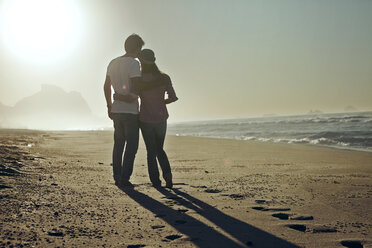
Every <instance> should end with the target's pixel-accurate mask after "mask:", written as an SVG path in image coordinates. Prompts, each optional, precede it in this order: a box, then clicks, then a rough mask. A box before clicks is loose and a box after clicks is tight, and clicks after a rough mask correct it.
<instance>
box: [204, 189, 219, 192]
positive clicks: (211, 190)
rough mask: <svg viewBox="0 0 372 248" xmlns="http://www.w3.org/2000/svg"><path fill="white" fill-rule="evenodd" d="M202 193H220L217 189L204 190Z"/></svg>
mask: <svg viewBox="0 0 372 248" xmlns="http://www.w3.org/2000/svg"><path fill="white" fill-rule="evenodd" d="M204 192H207V193H220V192H221V190H218V189H206V190H204Z"/></svg>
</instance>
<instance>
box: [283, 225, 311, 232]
mask: <svg viewBox="0 0 372 248" xmlns="http://www.w3.org/2000/svg"><path fill="white" fill-rule="evenodd" d="M286 226H287V227H289V228H291V229H294V230H297V231H300V232H306V226H305V225H299V224H290V225H286Z"/></svg>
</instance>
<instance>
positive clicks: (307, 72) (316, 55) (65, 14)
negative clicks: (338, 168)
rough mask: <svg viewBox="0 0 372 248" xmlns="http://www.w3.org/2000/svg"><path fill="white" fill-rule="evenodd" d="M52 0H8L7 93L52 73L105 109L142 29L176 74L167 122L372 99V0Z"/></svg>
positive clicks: (16, 96)
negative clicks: (113, 64)
mask: <svg viewBox="0 0 372 248" xmlns="http://www.w3.org/2000/svg"><path fill="white" fill-rule="evenodd" d="M45 1H46V0H34V1H32V0H25V1H23V2H22V1H20V0H11V1H6V0H0V8H1V10H0V11H2V12H1V13H2V14H1V15H0V16H1V17H0V20H1V23H0V24H1V25H0V28H1V30H0V31H1V32H0V102H1V103H3V104H6V105H10V106H11V105H14V104H15V103H16V102H17V101H18V100H20V99H21V98H23V97H25V96H28V95H30V94H33V93H35V92H37V91H39V90H40V85H41V84H44V83H48V84H55V85H58V86H60V87H62V88H63V89H65V90H67V91H72V90H75V91H79V92H81V93H82V95H83V97H84V98H85V99H86V100H87V102H88V104H89V105H90V107H91V108H92V111H93V112H94V113H95V114H96V115H98V116H104V115H105V114H106V104H105V100H104V95H103V82H104V79H105V74H106V68H107V65H108V63H109V62H110V60H111V59H113V58H115V57H117V56H120V55H122V54H123V53H124V49H123V43H124V40H125V38H126V37H127V36H128V35H130V34H132V33H137V34H139V35H141V36H142V38H143V39H144V40H145V42H146V45H145V47H146V48H151V49H153V50H154V51H155V54H156V57H157V63H158V66H159V67H160V69H161V70H162V71H164V72H166V73H167V74H169V75H170V77H171V79H172V81H173V83H174V87H175V90H176V92H177V94H178V97H179V99H180V100H179V101H178V102H176V103H174V104H172V105H170V106H169V111H170V115H171V118H170V121H183V120H199V119H216V118H235V117H239V118H240V117H249V116H262V115H264V114H299V113H307V112H308V111H309V110H310V109H319V110H322V111H324V112H341V111H343V110H344V108H345V107H346V106H347V105H353V106H355V107H356V108H357V109H359V110H372V93H371V92H372V28H371V27H372V14H371V13H372V1H370V0H332V1H331V0H307V1H305V0H281V1H277V0H272V1H269V0H266V1H262V0H257V1H251V0H241V1H239V0H234V1H227V0H226V1H225V0H224V1H217V0H202V1H201V0H183V1H181V0H159V1H155V0H147V1H146V0H142V1H138V0H133V1H119V0H116V1H115V0H105V1H102V0H65V1H62V0H60V1H57V0H56V3H55V4H46V2H45ZM12 2H13V3H14V2H18V4H16V5H15V4H13V3H12ZM25 2H28V4H26V3H25ZM29 2H32V6H31V5H30V4H29ZM48 2H50V0H49V1H48ZM56 6H57V7H56ZM61 10H62V11H61ZM4 13H7V14H4ZM57 13H60V14H57ZM61 13H62V14H61ZM35 18H37V19H35ZM17 37H18V38H17ZM20 37H21V38H20ZM46 104H47V103H46Z"/></svg>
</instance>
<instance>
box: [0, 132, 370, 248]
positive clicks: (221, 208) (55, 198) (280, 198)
mask: <svg viewBox="0 0 372 248" xmlns="http://www.w3.org/2000/svg"><path fill="white" fill-rule="evenodd" d="M112 135H113V134H112V132H108V131H107V132H37V131H24V130H18V131H14V130H0V144H1V147H0V218H1V222H0V237H1V241H0V247H270V248H272V247H372V239H371V237H372V235H371V234H372V233H371V227H372V218H371V205H372V201H371V194H372V180H371V176H372V153H367V152H357V151H348V150H337V149H332V148H324V147H316V146H309V145H298V144H293V145H292V144H281V143H262V142H251V141H249V142H248V141H236V140H219V139H208V138H194V137H176V136H168V137H167V139H166V151H167V153H168V156H169V160H170V162H171V167H172V170H173V176H174V182H175V186H174V189H173V190H169V189H155V188H153V187H151V184H150V183H149V178H148V173H147V166H146V151H145V147H144V144H143V142H142V141H141V142H140V147H139V151H138V153H137V158H136V161H135V167H134V173H133V176H132V178H131V182H132V183H134V184H135V186H136V187H135V188H134V189H119V188H117V187H116V186H115V185H114V181H113V179H112V167H111V152H112V145H113V139H112ZM163 184H164V182H163Z"/></svg>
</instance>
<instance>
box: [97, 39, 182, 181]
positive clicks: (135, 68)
mask: <svg viewBox="0 0 372 248" xmlns="http://www.w3.org/2000/svg"><path fill="white" fill-rule="evenodd" d="M144 44H145V43H144V41H143V40H142V38H141V37H140V36H138V35H137V34H133V35H130V36H129V37H128V38H127V39H126V41H125V44H124V47H125V52H126V53H125V54H124V55H123V56H120V57H118V58H115V59H113V60H112V61H111V62H110V64H109V65H108V67H107V74H106V81H105V85H104V92H105V98H106V103H107V110H108V116H109V118H110V119H112V120H113V122H114V129H115V131H114V149H113V155H112V160H113V162H112V163H113V172H114V180H115V184H116V185H117V186H119V187H133V184H132V183H131V182H130V181H129V179H130V176H131V175H132V172H133V164H134V159H135V156H136V153H137V149H138V140H139V128H140V129H141V132H142V136H143V139H144V141H145V144H146V149H147V166H148V172H149V176H150V180H151V183H152V185H153V186H154V187H161V181H160V175H159V170H158V164H157V160H158V161H159V164H160V167H161V169H162V174H163V178H164V180H165V182H166V187H168V188H172V186H173V182H172V172H171V168H170V164H169V160H168V157H167V154H166V153H165V151H164V149H163V145H164V139H165V134H166V129H167V119H168V111H167V108H166V104H169V103H172V102H175V101H177V100H178V98H177V96H176V93H175V91H174V89H173V86H172V83H171V80H170V77H169V76H168V75H166V74H164V73H162V72H161V71H160V70H159V69H158V67H157V66H156V64H155V55H154V52H153V51H152V50H150V49H143V50H142V47H143V46H144ZM136 58H138V59H139V61H140V62H139V61H138V60H137V59H136ZM111 87H112V88H113V89H114V102H112V99H111ZM165 92H167V95H168V98H167V99H165V98H164V97H165ZM138 97H140V99H141V106H140V110H139V102H138ZM124 147H125V151H124ZM123 152H124V156H123Z"/></svg>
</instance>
